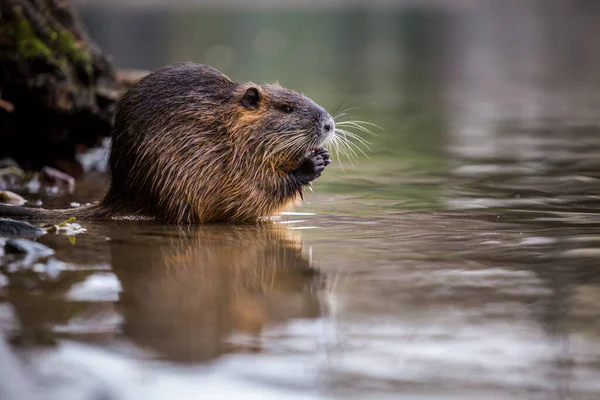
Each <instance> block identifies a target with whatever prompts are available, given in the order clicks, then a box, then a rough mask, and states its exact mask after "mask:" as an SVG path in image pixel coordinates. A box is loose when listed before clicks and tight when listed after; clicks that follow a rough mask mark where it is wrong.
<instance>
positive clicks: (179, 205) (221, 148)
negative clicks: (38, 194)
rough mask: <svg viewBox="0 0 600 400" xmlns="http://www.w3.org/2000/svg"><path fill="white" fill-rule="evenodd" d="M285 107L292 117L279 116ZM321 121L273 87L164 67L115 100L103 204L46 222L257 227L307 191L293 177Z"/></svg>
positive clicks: (294, 96)
mask: <svg viewBox="0 0 600 400" xmlns="http://www.w3.org/2000/svg"><path fill="white" fill-rule="evenodd" d="M250 88H256V90H257V91H258V93H259V94H260V101H259V102H258V104H257V105H256V107H250V108H248V107H246V106H244V104H243V102H242V99H243V98H244V95H245V93H247V90H248V89H250ZM286 105H287V106H291V107H293V110H294V112H292V113H285V112H283V111H282V109H283V107H285V106H286ZM326 118H331V117H330V116H329V114H327V112H325V110H323V109H322V108H321V107H320V106H318V105H317V104H316V103H314V102H313V101H311V100H310V99H308V98H306V97H305V96H303V95H300V94H298V93H295V92H293V91H291V90H289V89H285V88H283V87H281V86H279V85H278V84H274V85H255V84H253V83H243V84H239V83H236V82H234V81H232V80H230V79H229V78H228V77H227V76H225V75H224V74H222V73H221V72H219V71H217V70H215V69H213V68H211V67H208V66H205V65H201V64H193V63H184V64H178V65H174V66H170V67H166V68H163V69H161V70H158V71H156V72H154V73H152V74H150V75H148V76H146V77H144V78H142V79H141V80H140V81H138V83H137V84H136V85H134V86H133V87H132V88H131V89H130V90H129V91H128V93H126V94H125V95H124V96H123V98H122V99H121V100H120V101H119V104H118V108H117V114H116V117H115V127H114V130H113V137H112V145H111V152H110V159H109V172H110V175H111V185H110V189H109V191H108V193H107V194H106V196H105V198H104V199H103V200H102V201H101V202H100V204H99V205H97V206H92V207H90V208H87V209H80V210H74V209H70V210H58V211H55V212H53V215H56V216H62V215H65V216H66V215H69V216H71V215H75V216H79V217H80V218H84V219H85V218H88V219H112V218H115V217H121V216H149V217H153V218H155V219H157V220H160V221H162V222H166V223H178V224H189V223H204V222H216V221H224V222H257V221H259V220H260V219H261V218H263V217H266V216H271V215H274V214H277V213H279V212H281V211H283V210H286V209H289V208H290V207H292V206H294V205H296V204H298V203H299V201H300V200H301V197H302V192H303V188H304V186H305V185H306V182H300V181H298V180H297V179H295V178H294V176H293V175H292V174H291V172H292V171H293V170H294V169H296V168H298V166H299V165H300V163H301V161H302V159H303V157H305V155H306V154H307V152H309V151H310V149H311V148H314V147H316V146H318V145H319V144H320V143H321V142H322V141H323V135H322V132H321V131H320V128H319V127H320V126H322V123H323V122H322V121H323V120H324V119H326ZM320 124H321V125H320ZM2 211H4V210H1V209H0V215H1V214H3V212H2ZM47 211H49V210H47ZM4 214H5V213H4ZM43 217H48V214H45V215H43Z"/></svg>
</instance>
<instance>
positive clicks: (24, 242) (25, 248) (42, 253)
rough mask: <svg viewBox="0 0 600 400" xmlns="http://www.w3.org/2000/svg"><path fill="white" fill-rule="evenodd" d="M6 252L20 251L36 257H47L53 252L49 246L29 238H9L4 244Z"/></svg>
mask: <svg viewBox="0 0 600 400" xmlns="http://www.w3.org/2000/svg"><path fill="white" fill-rule="evenodd" d="M4 249H5V251H6V253H22V254H27V255H28V256H35V257H36V258H42V257H48V256H51V255H52V254H54V250H52V249H51V248H50V247H48V246H46V245H43V244H41V243H38V242H34V241H33V240H29V239H10V240H8V241H6V245H5V246H4Z"/></svg>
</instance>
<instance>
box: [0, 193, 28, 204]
mask: <svg viewBox="0 0 600 400" xmlns="http://www.w3.org/2000/svg"><path fill="white" fill-rule="evenodd" d="M0 203H3V204H12V205H13V206H22V205H23V204H25V203H27V200H25V199H24V198H23V197H21V196H19V195H18V194H16V193H14V192H11V191H10V190H0Z"/></svg>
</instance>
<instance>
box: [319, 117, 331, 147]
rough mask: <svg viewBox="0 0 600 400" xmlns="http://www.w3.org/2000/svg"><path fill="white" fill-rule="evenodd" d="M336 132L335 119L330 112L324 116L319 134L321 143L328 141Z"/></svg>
mask: <svg viewBox="0 0 600 400" xmlns="http://www.w3.org/2000/svg"><path fill="white" fill-rule="evenodd" d="M334 132H335V121H334V120H333V117H332V116H331V115H329V114H327V116H326V117H325V118H323V120H322V122H321V133H320V134H319V144H323V143H325V142H327V141H328V140H329V139H331V138H332V137H333V134H334Z"/></svg>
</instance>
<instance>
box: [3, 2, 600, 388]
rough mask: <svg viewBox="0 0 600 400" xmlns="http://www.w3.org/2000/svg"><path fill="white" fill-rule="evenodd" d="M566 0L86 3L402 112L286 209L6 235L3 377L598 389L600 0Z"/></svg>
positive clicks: (377, 108)
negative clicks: (193, 222) (30, 261)
mask: <svg viewBox="0 0 600 400" xmlns="http://www.w3.org/2000/svg"><path fill="white" fill-rule="evenodd" d="M547 3H548V4H547V5H546V6H545V7H539V6H540V3H539V2H506V3H504V2H503V5H497V4H494V3H493V2H479V3H478V5H471V6H461V7H454V6H453V7H450V6H447V7H444V8H441V7H435V8H424V7H420V8H404V7H398V8H394V9H393V10H391V11H387V12H385V10H384V11H382V10H379V11H378V10H376V9H373V10H361V9H351V10H344V11H336V10H335V9H328V10H319V11H306V10H305V11H303V12H301V13H293V12H291V11H289V10H277V11H269V10H260V11H237V12H236V11H231V10H226V9H225V10H223V9H211V10H202V9H195V8H193V7H191V8H189V7H188V8H185V7H184V8H177V7H175V8H173V9H168V10H164V9H154V8H150V9H147V10H145V11H143V12H142V11H140V10H139V9H137V8H128V7H120V6H116V5H110V6H106V7H99V6H97V5H95V3H92V4H89V5H87V6H86V7H84V8H83V12H84V16H85V20H86V22H87V23H88V24H89V27H90V32H91V33H92V35H93V36H94V37H95V38H97V41H98V42H99V44H100V45H101V46H102V47H103V48H105V49H107V50H108V51H110V52H112V53H113V54H114V56H115V59H116V62H117V64H119V65H120V66H122V67H141V68H154V67H157V66H159V65H162V64H166V63H171V62H174V61H179V60H183V59H194V60H196V61H204V62H209V61H210V63H211V64H213V65H215V66H216V67H218V68H221V69H222V70H223V71H224V72H226V73H227V74H230V75H231V76H233V77H234V78H236V79H244V80H254V81H257V82H261V81H263V80H274V79H278V80H279V81H280V82H281V83H282V84H284V85H286V86H290V87H293V88H295V89H297V90H299V91H303V92H305V93H306V94H308V95H309V96H311V97H313V98H314V99H315V100H317V101H318V102H319V103H321V104H323V105H324V106H326V107H328V108H329V109H330V110H331V109H333V108H334V107H335V105H336V103H337V102H339V101H340V100H342V99H345V101H344V104H343V106H342V109H343V108H346V107H359V109H357V110H351V113H352V117H354V118H357V119H363V120H369V121H373V122H375V123H377V124H378V125H380V126H381V127H382V128H384V130H383V131H378V132H377V133H378V135H377V136H374V137H370V140H371V142H372V149H371V150H370V151H368V155H369V157H370V158H366V157H364V156H360V157H359V158H358V160H357V162H356V165H355V166H352V165H351V164H350V163H349V162H348V160H346V159H344V158H343V157H338V156H336V157H335V159H336V160H335V161H336V162H335V164H334V165H332V166H331V167H329V168H328V170H327V171H326V172H325V174H324V175H323V177H322V178H320V179H319V180H318V181H317V182H316V183H315V185H314V193H308V194H307V196H306V201H305V204H304V206H303V207H302V208H300V209H298V210H296V212H295V213H291V214H287V215H284V216H282V218H281V219H280V220H279V221H277V223H276V224H274V225H269V226H197V227H186V228H177V227H171V226H162V225H156V224H152V223H149V222H135V221H120V222H114V223H104V224H96V223H87V222H86V223H84V226H85V227H86V228H87V229H88V231H87V232H86V233H84V234H80V235H77V236H76V238H75V243H74V244H72V243H71V242H70V241H69V238H67V237H66V236H64V235H56V234H48V235H45V236H43V237H42V238H40V239H39V242H41V243H43V244H46V245H48V246H50V247H52V248H53V249H55V251H56V253H55V255H54V256H52V257H51V258H50V261H43V262H39V263H38V264H37V265H34V266H33V267H31V266H30V267H23V266H21V268H19V269H18V270H17V271H13V269H14V268H13V269H11V267H10V265H8V261H6V258H5V259H4V261H3V264H2V274H1V275H0V296H1V297H0V299H1V300H2V303H0V332H2V334H3V335H4V336H5V338H6V339H7V340H8V343H10V344H11V345H10V347H5V348H0V352H2V363H3V364H4V366H6V367H5V368H3V369H2V370H3V373H2V374H0V376H1V378H0V397H2V396H3V395H4V396H5V397H6V396H8V394H7V393H9V394H10V393H17V394H15V398H36V399H37V398H39V399H81V398H86V399H89V398H98V399H141V398H143V399H163V398H170V397H174V398H179V399H196V398H207V399H209V398H210V399H213V398H214V399H220V398H231V399H237V398H243V399H253V398H260V399H263V398H273V399H281V398H286V399H329V398H361V399H362V398H389V399H430V400H432V399H492V398H493V399H515V398H518V399H595V398H598V397H599V396H600V379H599V377H600V350H599V349H600V346H599V344H600V324H599V323H598V321H599V318H598V317H599V316H600V306H599V305H598V304H600V302H599V300H600V197H599V191H598V188H599V182H600V172H599V171H600V161H599V160H600V157H599V155H600V140H599V138H600V128H599V127H598V126H599V122H600V121H598V117H597V115H598V110H599V109H600V108H599V107H598V106H599V105H600V98H599V96H598V93H600V92H599V91H598V85H599V83H598V80H597V72H596V71H598V67H600V48H599V45H598V42H597V40H595V39H594V38H595V37H598V36H597V34H598V33H599V32H598V29H599V28H598V27H597V23H596V22H595V21H597V19H595V17H597V16H598V12H597V7H594V6H584V5H583V4H579V5H577V4H567V3H561V2H547ZM148 21H150V22H148ZM508 22H510V29H508V28H507V26H508V25H507V23H508ZM231 26H235V27H236V29H230V27H231ZM265 32H266V33H265ZM567 33H568V34H567ZM207 60H208V61H207ZM342 167H343V169H342ZM104 190H105V184H104V183H102V182H101V181H98V180H97V179H95V178H94V177H89V179H88V180H87V181H84V182H80V183H79V184H78V188H77V191H76V193H75V194H74V195H73V196H69V197H58V198H57V197H49V198H47V197H44V198H43V201H44V204H46V205H47V206H60V205H68V204H69V203H70V202H71V201H80V202H82V201H92V200H96V199H98V198H99V197H100V196H101V194H102V193H103V191H104ZM30 198H36V196H30ZM34 264H35V263H34ZM10 271H13V272H10ZM11 391H12V392H11ZM9 398H10V397H9Z"/></svg>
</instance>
